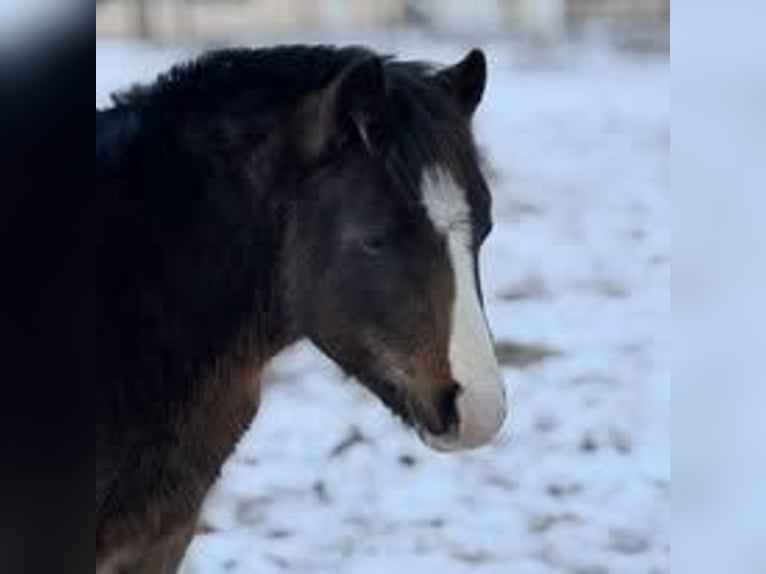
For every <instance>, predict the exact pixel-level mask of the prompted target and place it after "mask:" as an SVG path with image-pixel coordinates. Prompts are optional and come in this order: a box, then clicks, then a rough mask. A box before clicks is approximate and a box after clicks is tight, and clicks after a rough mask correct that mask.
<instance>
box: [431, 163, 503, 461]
mask: <svg viewBox="0 0 766 574" xmlns="http://www.w3.org/2000/svg"><path fill="white" fill-rule="evenodd" d="M422 187H423V189H422V194H423V204H424V206H425V208H426V211H427V213H428V216H429V218H430V219H431V221H432V222H433V225H434V227H435V228H436V230H437V232H439V233H441V234H443V235H444V236H445V239H446V242H447V249H448V252H449V257H450V263H451V264H452V271H453V274H454V283H455V299H454V301H453V307H452V330H451V333H450V341H449V361H450V368H451V371H452V378H453V379H454V380H455V381H456V382H457V383H458V384H459V385H460V386H461V387H462V393H461V394H460V395H459V397H458V404H457V411H458V415H459V417H460V428H459V429H458V433H457V435H456V436H455V437H450V438H438V437H431V438H429V439H428V440H429V442H430V443H431V444H432V445H433V446H434V447H436V448H441V449H444V450H455V449H461V448H474V447H477V446H481V445H483V444H486V443H488V442H490V441H491V440H492V439H493V438H494V437H495V436H496V435H497V433H498V432H499V430H500V427H501V426H502V424H503V421H504V420H505V413H506V398H505V386H504V384H503V381H502V378H501V376H500V368H499V366H498V363H497V358H496V357H495V351H494V348H493V345H492V338H491V337H490V334H489V329H488V327H487V322H486V318H485V316H484V311H483V310H482V307H481V303H480V301H479V291H478V286H477V285H476V279H475V277H476V276H475V273H474V257H473V251H472V247H471V241H472V224H471V212H470V207H469V205H468V202H467V199H466V195H465V191H464V190H463V189H461V188H460V186H458V185H457V183H456V182H455V181H454V179H453V178H452V177H451V175H449V173H448V172H447V171H446V170H444V169H441V168H432V169H430V170H428V171H426V173H425V174H424V176H423V184H422Z"/></svg>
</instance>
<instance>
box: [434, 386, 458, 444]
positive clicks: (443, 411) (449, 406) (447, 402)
mask: <svg viewBox="0 0 766 574" xmlns="http://www.w3.org/2000/svg"><path fill="white" fill-rule="evenodd" d="M461 392H462V388H461V387H460V385H458V384H457V383H455V382H454V381H453V382H452V383H451V384H450V385H448V386H447V388H446V389H444V390H442V391H441V392H440V393H439V396H438V398H437V403H436V409H437V412H438V413H439V421H440V425H439V426H440V427H441V428H440V429H439V432H438V433H436V434H445V433H447V432H449V431H450V430H453V429H455V428H457V427H458V425H459V424H460V415H459V413H458V410H457V399H458V396H459V395H460V393H461Z"/></svg>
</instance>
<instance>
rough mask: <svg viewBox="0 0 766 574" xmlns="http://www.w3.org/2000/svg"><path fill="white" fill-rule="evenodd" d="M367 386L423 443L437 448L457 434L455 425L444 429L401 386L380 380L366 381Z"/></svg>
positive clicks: (429, 412) (427, 410)
mask: <svg viewBox="0 0 766 574" xmlns="http://www.w3.org/2000/svg"><path fill="white" fill-rule="evenodd" d="M367 386H368V387H369V388H370V389H371V390H372V391H373V392H374V393H375V394H376V395H377V396H378V398H379V399H380V400H381V402H382V403H383V404H384V405H386V407H388V409H389V410H390V411H391V412H392V413H393V414H394V415H395V416H397V417H399V418H400V419H401V420H402V421H403V422H404V424H405V425H407V426H408V427H411V428H413V429H414V430H415V431H416V432H417V434H418V436H419V437H420V439H421V440H422V441H423V442H424V443H426V444H428V445H431V446H433V447H434V448H438V444H439V443H440V442H441V441H442V440H446V439H448V438H449V437H450V436H452V435H454V434H455V433H456V432H457V425H456V424H455V425H450V426H448V427H446V428H445V427H444V425H443V423H442V422H441V421H439V420H438V419H437V418H435V416H434V414H433V411H432V410H429V409H427V408H425V407H424V406H423V405H421V404H420V403H419V402H418V401H417V400H416V399H414V398H413V397H411V396H410V395H409V393H408V392H407V391H405V390H403V389H402V387H401V386H399V385H396V384H395V383H392V382H390V381H387V380H380V379H378V380H374V381H369V380H368V381H367ZM439 450H441V449H439Z"/></svg>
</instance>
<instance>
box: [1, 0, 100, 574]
mask: <svg viewBox="0 0 766 574" xmlns="http://www.w3.org/2000/svg"><path fill="white" fill-rule="evenodd" d="M92 9H93V8H92V4H91V5H90V9H88V6H85V5H83V12H82V15H83V17H81V18H79V19H74V18H69V17H68V18H66V19H65V21H63V20H62V21H57V22H53V21H52V22H51V23H50V24H48V25H46V26H45V27H44V28H38V31H37V32H36V33H35V34H32V35H29V36H28V37H27V38H25V39H24V41H23V42H20V43H16V44H15V45H14V46H12V47H10V46H9V47H6V48H4V50H3V51H2V52H0V365H2V378H1V379H0V572H2V573H3V574H5V573H8V574H14V573H24V574H38V573H40V574H43V573H45V574H49V573H52V572H61V573H62V574H64V573H68V572H78V571H79V572H83V571H84V570H85V567H86V566H85V564H84V562H82V561H83V560H84V559H85V554H84V552H85V548H84V546H83V545H84V538H83V537H82V536H83V532H84V530H83V529H84V526H85V525H86V524H89V520H90V519H88V520H87V521H86V518H87V517H86V516H84V515H83V512H84V510H85V509H86V508H87V507H86V506H85V503H84V485H85V470H86V469H87V470H88V472H87V477H88V479H90V468H92V463H91V462H90V458H92V454H91V453H89V452H88V451H89V450H91V449H92V448H93V446H92V443H90V440H92V439H91V438H90V437H91V436H92V432H93V431H92V428H93V427H92V423H91V422H90V421H89V418H90V417H92V409H91V408H90V406H89V405H88V400H91V399H89V397H90V396H92V391H89V389H88V385H87V383H88V381H89V377H88V363H89V361H90V360H91V357H89V356H88V348H89V345H88V340H89V337H90V336H92V333H90V332H89V331H88V321H87V317H88V313H87V305H88V282H89V281H88V273H89V269H88V266H87V253H88V238H87V224H88V209H87V208H88V205H89V201H90V200H89V193H90V189H89V188H90V179H91V177H92V176H90V175H89V176H88V178H87V179H86V177H85V118H84V116H85V109H84V106H83V104H84V102H85V97H84V96H85V88H86V83H85V81H86V75H87V76H88V78H87V82H88V84H87V85H88V87H89V85H90V81H91V80H90V70H91V68H90V66H92V65H93V64H92V58H93V52H91V50H92V49H93V40H94V37H93V34H94V33H93V32H92V28H91V27H90V26H91V25H92V20H90V17H88V18H87V19H86V18H85V17H84V16H89V15H92V12H90V10H92ZM86 439H87V440H86ZM88 443H90V444H88ZM91 452H92V450H91ZM88 561H89V558H88ZM76 564H78V565H76ZM87 568H88V569H89V568H90V565H89V564H88V565H87Z"/></svg>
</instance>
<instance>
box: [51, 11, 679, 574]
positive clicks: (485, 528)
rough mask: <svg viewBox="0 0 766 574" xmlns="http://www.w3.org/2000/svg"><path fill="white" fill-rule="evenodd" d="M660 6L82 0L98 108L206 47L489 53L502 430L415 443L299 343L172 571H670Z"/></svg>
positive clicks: (491, 307)
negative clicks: (482, 437) (443, 449)
mask: <svg viewBox="0 0 766 574" xmlns="http://www.w3.org/2000/svg"><path fill="white" fill-rule="evenodd" d="M48 1H53V0H48ZM669 24H670V9H669V0H420V1H417V0H354V1H351V0H103V1H100V2H98V6H97V10H96V32H97V40H96V104H97V106H108V105H109V94H110V93H111V92H112V91H114V90H117V89H121V88H125V87H127V86H129V85H131V84H133V83H135V82H146V81H151V80H152V79H153V78H154V77H155V76H156V74H157V73H159V72H161V71H163V70H166V69H167V68H168V67H169V66H171V65H172V64H173V63H176V62H179V61H182V60H184V59H188V58H191V57H193V56H194V55H195V54H198V53H200V52H201V51H204V50H207V49H211V48H214V47H221V46H232V45H237V46H240V45H243V46H259V45H267V44H274V43H282V42H307V43H315V42H323V43H341V44H344V43H363V44H367V45H371V46H373V47H375V48H377V49H379V50H382V51H385V52H389V53H393V54H396V55H397V56H399V57H401V58H408V59H425V60H431V61H435V62H442V63H450V62H453V61H456V60H457V59H458V58H459V57H461V56H462V55H463V54H464V53H465V51H466V50H467V49H468V48H470V47H472V46H480V47H482V48H484V50H485V51H486V53H487V55H488V58H489V61H490V80H489V86H488V90H487V93H486V96H485V99H484V102H483V104H482V106H481V108H480V110H479V113H478V115H477V117H476V125H475V127H476V137H477V139H478V141H479V144H480V146H481V147H482V149H483V150H484V153H485V155H486V157H487V160H488V165H489V166H490V169H491V175H490V179H491V186H492V188H493V190H494V197H495V203H494V210H495V219H496V226H495V231H494V233H493V235H492V236H491V238H490V240H489V242H488V244H487V246H486V249H485V250H484V252H483V255H482V257H483V260H482V274H483V277H484V283H485V292H486V296H487V308H488V315H489V320H490V323H491V326H492V329H493V331H494V334H495V337H496V340H497V352H498V355H499V357H500V361H501V363H502V367H503V371H504V375H505V378H506V381H507V383H508V386H509V388H510V390H511V392H512V395H513V397H514V399H513V416H512V417H511V418H510V420H509V421H508V425H507V429H505V432H504V436H503V437H502V438H501V440H499V441H498V444H496V445H494V446H492V447H490V448H487V449H484V450H481V451H478V452H474V453H469V454H465V455H457V456H454V455H453V456H443V455H438V454H435V453H433V452H431V451H428V450H427V449H425V448H424V447H422V446H421V445H420V443H419V441H418V440H417V439H416V438H415V437H414V436H412V435H411V434H410V433H409V432H407V431H406V430H405V429H403V428H402V427H401V425H400V424H399V423H398V422H397V421H395V420H394V419H393V418H392V417H390V416H389V414H388V413H387V412H386V411H385V410H384V409H383V407H381V406H380V405H379V403H378V401H377V400H375V399H373V398H371V397H370V396H368V395H367V394H366V393H365V392H364V391H363V390H362V389H361V388H359V386H357V385H355V384H354V383H353V382H351V381H346V380H345V379H344V377H343V376H342V375H341V374H340V373H339V372H338V371H337V370H336V369H335V368H334V367H333V366H332V365H331V364H329V363H328V362H327V361H325V360H324V359H323V358H322V357H321V356H320V355H319V354H318V353H317V352H316V351H315V350H314V349H312V348H311V347H309V346H308V345H299V346H297V347H295V348H293V349H290V350H288V351H287V352H286V353H285V354H284V355H282V356H280V357H279V358H278V360H277V361H276V362H275V364H274V365H273V367H272V368H271V369H270V371H269V373H268V375H267V383H268V388H267V392H266V396H265V398H264V403H263V406H262V409H261V413H260V415H259V417H258V419H257V420H256V421H255V422H254V424H253V427H252V429H251V431H250V433H249V434H248V435H247V436H246V437H245V439H244V440H243V441H242V443H241V444H240V446H239V449H238V450H237V453H236V455H235V456H234V458H233V459H232V460H231V461H230V463H229V464H228V465H227V467H226V469H225V471H224V474H223V476H222V478H221V480H220V482H219V484H218V485H217V486H216V488H215V491H214V492H213V494H212V496H211V497H210V500H209V501H208V504H207V505H206V508H205V511H204V514H203V517H202V522H201V525H200V531H199V533H198V536H197V537H196V539H195V542H194V544H193V546H192V548H191V551H190V554H189V556H188V558H187V560H186V563H185V566H184V568H185V570H184V573H185V574H223V573H224V572H225V573H227V574H271V573H295V574H318V573H323V574H324V573H328V574H329V573H333V574H390V573H393V572H402V573H407V574H409V573H423V574H430V573H436V572H439V573H440V574H464V573H469V572H470V573H471V574H510V573H513V574H564V573H567V574H608V573H618V574H633V573H635V574H650V573H651V574H654V573H656V574H660V573H665V572H669V570H670V565H669V564H670V510H669V497H670V494H669V480H670V436H669V434H670V357H669V352H670V351H669V337H670V334H669V312H670V239H671V238H670V197H669V179H670V166H669V161H670V160H669V149H670V65H669Z"/></svg>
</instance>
